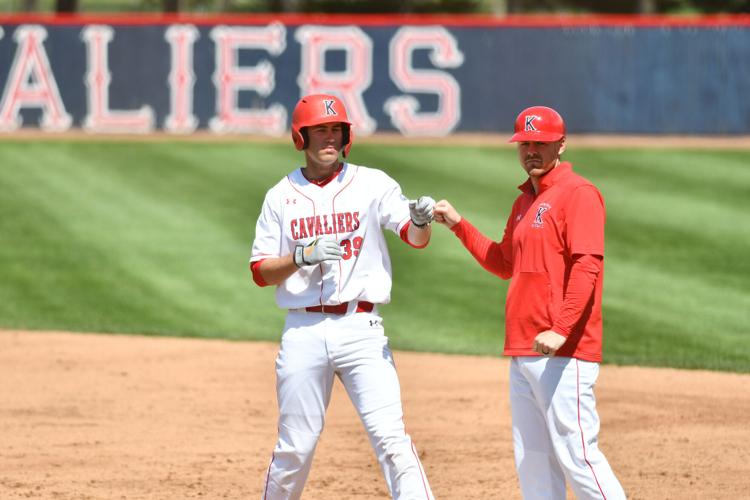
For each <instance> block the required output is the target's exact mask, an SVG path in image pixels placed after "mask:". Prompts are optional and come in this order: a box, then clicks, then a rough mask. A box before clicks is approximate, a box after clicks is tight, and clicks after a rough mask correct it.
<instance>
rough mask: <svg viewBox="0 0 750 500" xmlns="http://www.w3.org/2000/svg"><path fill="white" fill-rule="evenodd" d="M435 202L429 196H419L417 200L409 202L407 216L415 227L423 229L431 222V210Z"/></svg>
mask: <svg viewBox="0 0 750 500" xmlns="http://www.w3.org/2000/svg"><path fill="white" fill-rule="evenodd" d="M434 207H435V200H433V199H432V198H430V197H429V196H420V197H419V199H417V200H409V215H410V216H411V221H412V222H413V223H414V225H415V226H418V227H424V226H426V225H427V224H429V223H430V222H432V209H433V208H434Z"/></svg>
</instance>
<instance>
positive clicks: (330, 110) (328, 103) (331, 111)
mask: <svg viewBox="0 0 750 500" xmlns="http://www.w3.org/2000/svg"><path fill="white" fill-rule="evenodd" d="M335 102H336V101H334V100H333V99H324V100H323V104H325V107H326V111H325V113H326V116H338V113H337V112H336V110H335V109H333V103H335Z"/></svg>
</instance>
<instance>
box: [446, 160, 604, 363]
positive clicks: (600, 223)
mask: <svg viewBox="0 0 750 500" xmlns="http://www.w3.org/2000/svg"><path fill="white" fill-rule="evenodd" d="M519 189H520V190H521V191H522V194H521V195H520V196H519V197H518V198H517V199H516V201H515V203H514V204H513V209H512V210H511V213H510V217H509V218H508V222H507V225H506V227H505V234H504V236H503V239H502V241H500V242H499V243H497V242H493V241H491V240H489V239H488V238H486V237H485V236H484V235H482V234H481V233H480V232H479V231H478V230H477V229H476V228H474V226H472V225H471V224H470V223H469V222H468V221H467V220H466V219H462V220H461V222H460V223H458V224H456V225H455V226H454V227H453V228H452V229H453V231H454V233H455V234H456V235H457V236H458V237H459V238H460V239H461V241H462V242H463V244H464V245H465V246H466V248H467V249H468V250H469V251H470V252H471V253H472V255H473V256H474V257H475V258H476V259H477V261H478V262H479V263H480V264H481V265H482V266H483V267H484V268H485V269H487V270H488V271H490V272H492V273H494V274H496V275H498V276H500V277H501V278H503V279H508V278H510V279H511V283H510V287H509V288H508V297H507V300H506V303H505V349H504V354H505V355H508V356H538V355H539V354H538V353H536V352H534V351H533V350H532V349H531V347H532V344H533V342H534V338H535V337H536V336H537V334H539V333H540V332H543V331H545V330H553V331H555V332H557V333H559V334H561V335H564V336H566V337H567V338H568V339H567V341H566V342H565V344H563V346H562V347H561V348H560V349H559V350H558V351H557V356H568V357H574V358H578V359H582V360H586V361H594V362H599V361H601V357H602V309H601V305H602V284H603V279H604V272H603V266H602V259H603V257H604V220H605V210H604V199H603V198H602V195H601V193H599V191H598V190H597V189H596V187H595V186H594V185H593V184H591V183H590V182H589V181H587V180H586V179H584V178H583V177H581V176H579V175H577V174H575V173H574V172H573V170H572V167H571V165H570V163H567V162H564V163H560V164H559V165H558V166H557V167H555V168H554V169H552V170H551V171H550V172H549V173H547V174H546V175H545V176H544V177H542V178H541V179H540V185H539V193H538V194H535V193H534V190H533V188H532V185H531V181H530V180H528V181H526V182H525V183H524V184H522V185H521V186H519Z"/></svg>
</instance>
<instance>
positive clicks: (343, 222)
mask: <svg viewBox="0 0 750 500" xmlns="http://www.w3.org/2000/svg"><path fill="white" fill-rule="evenodd" d="M409 222H410V217H409V201H408V199H407V198H406V197H405V196H404V195H403V194H402V193H401V187H400V186H399V185H398V183H397V182H396V181H395V180H393V179H392V178H391V177H389V176H388V175H387V174H386V173H384V172H382V171H380V170H376V169H372V168H367V167H361V166H358V165H354V164H352V163H344V165H343V168H342V170H341V171H340V172H339V173H338V175H337V176H336V177H335V178H334V179H333V180H332V181H330V182H328V183H327V184H325V185H323V186H320V185H317V184H315V183H312V182H310V181H308V180H307V179H306V178H305V176H304V175H302V170H301V169H297V170H295V171H294V172H292V173H291V174H289V175H287V176H286V177H285V178H284V179H282V180H281V181H280V182H279V183H278V184H276V185H275V186H274V187H272V188H271V189H270V190H269V191H268V193H266V198H265V200H264V202H263V208H262V210H261V214H260V217H259V218H258V223H257V226H256V229H255V241H254V242H253V249H252V256H251V258H250V262H257V261H260V260H263V259H266V258H270V257H281V256H284V255H287V254H289V253H293V252H294V248H295V246H297V245H306V244H308V243H310V242H311V241H313V240H315V239H316V238H318V237H321V236H325V235H333V236H334V237H335V238H336V239H337V240H338V242H339V243H340V244H341V247H342V251H343V257H342V259H341V260H338V261H335V260H334V261H326V262H322V263H321V264H319V265H315V266H305V267H302V268H300V269H299V270H297V271H296V272H295V273H294V274H293V275H292V276H290V277H289V278H287V279H286V280H284V281H283V282H282V283H281V284H280V285H279V286H278V287H277V289H276V302H277V303H278V305H279V307H281V308H283V309H296V308H301V307H308V306H315V305H321V304H322V305H336V304H341V303H344V302H349V301H352V300H363V301H367V302H372V303H375V304H385V303H387V302H389V300H390V293H391V261H390V257H389V255H388V248H387V246H386V241H385V237H384V235H383V228H386V229H389V230H391V231H393V232H394V233H396V234H398V235H400V236H402V239H405V240H406V236H405V233H406V231H405V229H406V228H407V224H408V223H409Z"/></svg>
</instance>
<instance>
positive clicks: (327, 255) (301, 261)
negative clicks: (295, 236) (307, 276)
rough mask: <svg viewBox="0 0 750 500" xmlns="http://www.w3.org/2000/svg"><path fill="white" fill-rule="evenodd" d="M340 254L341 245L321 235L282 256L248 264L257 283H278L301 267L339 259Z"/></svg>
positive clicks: (329, 237) (331, 237)
mask: <svg viewBox="0 0 750 500" xmlns="http://www.w3.org/2000/svg"><path fill="white" fill-rule="evenodd" d="M342 254H343V251H342V250H341V245H339V243H338V241H336V239H335V238H334V237H333V236H323V237H320V238H317V239H316V240H315V241H312V242H310V243H308V244H307V245H297V246H296V247H295V248H294V252H292V253H290V254H288V255H285V256H283V257H271V258H266V259H263V260H260V261H256V262H253V263H251V264H250V270H251V271H252V272H253V279H254V281H255V282H256V283H257V284H259V285H261V286H262V285H278V284H280V283H282V282H283V281H284V280H285V279H287V278H288V277H289V276H291V275H292V274H294V273H295V271H297V269H299V268H301V267H305V266H317V265H318V264H320V263H321V262H325V261H329V260H341V256H342ZM258 274H260V276H258ZM259 278H260V279H259Z"/></svg>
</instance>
